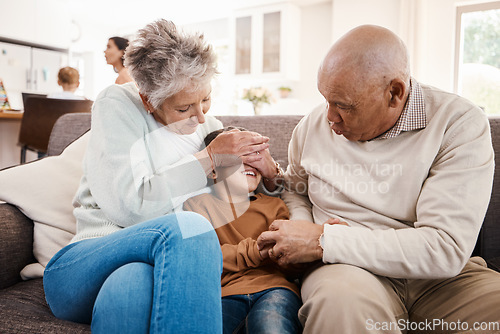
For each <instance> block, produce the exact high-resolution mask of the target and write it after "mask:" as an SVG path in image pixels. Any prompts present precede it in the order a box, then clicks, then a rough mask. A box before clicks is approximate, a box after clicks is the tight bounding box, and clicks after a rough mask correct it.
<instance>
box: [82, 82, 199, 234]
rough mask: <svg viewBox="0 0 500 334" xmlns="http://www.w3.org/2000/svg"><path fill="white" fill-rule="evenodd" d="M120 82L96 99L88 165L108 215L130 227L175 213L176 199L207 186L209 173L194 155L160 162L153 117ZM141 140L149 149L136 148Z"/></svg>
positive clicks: (166, 148)
mask: <svg viewBox="0 0 500 334" xmlns="http://www.w3.org/2000/svg"><path fill="white" fill-rule="evenodd" d="M117 87H120V86H112V87H111V88H109V89H108V90H106V91H104V92H103V93H102V94H101V96H100V97H99V98H98V99H97V100H96V102H95V103H94V107H93V111H92V126H91V128H92V131H91V138H90V142H89V146H88V149H87V153H86V157H85V161H84V169H85V177H86V179H87V182H88V185H89V189H90V192H91V193H92V197H93V199H94V200H95V203H96V205H98V206H99V208H100V209H101V210H102V211H103V213H104V214H105V215H106V217H107V219H109V220H110V221H113V222H114V223H115V224H117V225H120V226H122V227H126V226H130V225H134V224H136V223H139V222H142V221H145V220H148V219H151V218H154V217H158V216H160V215H163V214H166V213H168V212H171V211H172V210H173V208H174V204H175V203H174V200H175V198H176V197H179V196H181V195H183V194H188V193H189V192H192V191H195V190H199V189H201V188H202V187H204V186H205V185H206V176H205V173H204V171H203V168H202V166H201V164H200V163H199V162H198V160H196V158H195V157H194V156H193V155H185V156H183V157H181V158H180V159H178V160H177V161H175V162H173V163H172V162H166V161H161V160H160V162H159V163H156V164H154V163H153V162H154V161H155V159H156V158H157V157H153V156H151V152H150V151H149V146H148V145H149V143H148V142H147V139H148V135H149V132H150V129H149V128H148V124H147V121H146V120H145V117H149V116H148V115H145V111H144V110H142V109H141V108H142V106H140V105H138V104H137V103H135V102H133V100H131V99H130V97H129V96H127V94H124V93H120V91H119V90H118V89H119V88H117ZM138 143H140V145H139V146H141V145H142V146H141V147H143V148H144V149H142V150H141V149H136V148H137V146H138ZM134 148H135V149H134ZM169 150H171V151H172V153H174V152H175V148H173V147H169V146H168V145H165V146H164V151H166V152H164V153H163V154H164V155H168V154H169Z"/></svg>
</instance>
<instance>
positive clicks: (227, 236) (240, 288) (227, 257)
mask: <svg viewBox="0 0 500 334" xmlns="http://www.w3.org/2000/svg"><path fill="white" fill-rule="evenodd" d="M230 129H234V128H231V127H229V128H225V129H223V130H218V131H214V132H212V133H210V134H208V135H207V137H206V138H205V145H207V146H208V144H210V142H211V141H212V140H213V139H214V138H215V137H217V135H219V134H220V133H222V132H224V131H228V130H230ZM239 129H240V130H245V129H241V128H239ZM211 178H213V180H214V185H213V193H212V194H201V195H198V196H195V197H192V198H190V199H188V200H187V201H186V202H185V203H184V209H185V210H189V211H194V212H197V213H199V214H201V215H203V216H205V217H206V218H207V219H208V220H209V221H210V222H211V223H212V224H213V226H214V228H215V232H216V233H217V236H218V237H219V242H220V244H221V248H222V255H223V271H222V279H221V286H222V315H223V328H224V333H228V334H229V333H238V332H239V331H240V330H244V332H246V333H280V334H283V333H300V332H301V330H302V327H301V324H300V322H299V320H298V317H297V313H298V310H299V308H300V306H301V304H302V303H301V299H300V297H299V296H300V294H299V289H298V287H297V285H296V284H295V283H293V282H291V281H289V280H288V279H287V278H286V276H285V274H284V273H283V272H282V271H281V270H280V268H279V267H278V265H277V264H275V263H273V262H272V261H271V260H269V259H268V255H267V251H266V252H265V251H262V252H259V250H258V248H257V242H256V240H257V237H258V236H259V235H260V234H261V233H262V232H264V231H267V230H268V229H269V225H270V224H271V223H272V222H273V221H274V220H276V219H289V213H288V209H287V207H286V205H285V203H284V202H283V201H282V200H281V199H279V198H275V197H269V196H266V195H262V194H254V193H253V191H254V190H255V189H256V188H257V186H258V185H259V182H260V180H261V178H262V176H261V175H260V173H259V171H258V170H256V169H255V168H253V167H251V166H248V165H245V164H241V165H240V166H239V168H238V169H237V170H236V168H234V167H225V168H218V169H217V170H216V171H214V175H212V177H211Z"/></svg>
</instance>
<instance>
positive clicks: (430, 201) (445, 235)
mask: <svg viewBox="0 0 500 334" xmlns="http://www.w3.org/2000/svg"><path fill="white" fill-rule="evenodd" d="M493 171H494V157H493V149H492V144H491V136H490V129H489V123H488V120H487V119H486V116H485V115H484V114H483V113H482V112H480V111H477V110H470V111H469V112H467V113H465V114H464V115H463V116H462V117H461V118H460V119H458V120H457V121H455V122H454V123H453V124H451V125H450V126H449V128H448V129H447V131H446V133H445V135H444V138H443V141H442V144H441V149H440V151H439V152H438V154H437V156H436V158H435V160H434V163H433V165H432V166H431V169H430V170H429V173H428V177H427V179H426V180H425V182H424V183H423V185H422V188H421V192H420V196H419V198H418V201H417V205H416V214H417V220H416V221H415V222H414V228H403V229H396V230H395V229H382V230H370V229H367V228H363V227H347V226H342V225H326V226H325V228H324V239H323V242H322V245H323V247H324V253H323V261H324V262H326V263H346V264H352V265H355V266H358V267H362V268H365V269H367V270H369V271H371V272H373V273H375V274H377V275H383V276H389V277H395V278H413V279H425V278H431V279H432V278H447V277H452V276H455V275H457V274H458V273H459V272H460V270H462V268H463V267H464V265H465V263H466V261H467V260H468V259H469V257H470V255H471V253H472V250H473V248H474V244H475V241H476V239H477V235H478V233H479V230H480V228H481V224H482V221H483V219H484V215H485V213H486V209H487V206H488V202H489V197H490V193H491V187H492V182H493ZM408 177H411V175H409V176H408Z"/></svg>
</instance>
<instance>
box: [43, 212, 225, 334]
mask: <svg viewBox="0 0 500 334" xmlns="http://www.w3.org/2000/svg"><path fill="white" fill-rule="evenodd" d="M221 272H222V255H221V250H220V245H219V241H218V239H217V235H216V234H215V231H214V230H213V228H212V225H211V224H210V223H209V222H208V221H207V220H206V219H205V218H203V217H202V216H200V215H198V214H196V213H193V212H182V213H178V214H171V215H166V216H163V217H160V218H156V219H153V220H150V221H147V222H144V223H141V224H137V225H134V226H132V227H127V228H124V229H123V230H120V231H118V232H114V233H112V234H110V235H107V236H104V237H100V238H95V239H87V240H82V241H79V242H76V243H73V244H70V245H68V246H66V247H65V248H63V249H62V250H61V251H59V252H58V253H57V254H56V255H55V256H54V257H53V258H52V259H51V260H50V262H49V264H48V265H47V267H46V269H45V274H44V279H43V283H44V289H45V296H46V299H47V303H48V304H49V306H50V309H51V310H52V312H53V313H54V315H55V316H56V317H58V318H60V319H65V320H70V321H75V322H80V323H91V328H92V333H221V332H222V311H221V298H220V294H221V288H220V275H221Z"/></svg>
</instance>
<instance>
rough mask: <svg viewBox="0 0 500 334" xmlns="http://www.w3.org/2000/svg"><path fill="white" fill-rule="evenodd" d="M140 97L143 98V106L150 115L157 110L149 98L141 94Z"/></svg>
mask: <svg viewBox="0 0 500 334" xmlns="http://www.w3.org/2000/svg"><path fill="white" fill-rule="evenodd" d="M139 96H140V97H141V100H142V104H143V105H144V109H146V111H147V112H148V114H152V113H153V111H154V110H155V109H154V108H153V105H152V104H151V102H149V99H148V97H147V96H146V95H143V94H142V93H139Z"/></svg>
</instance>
